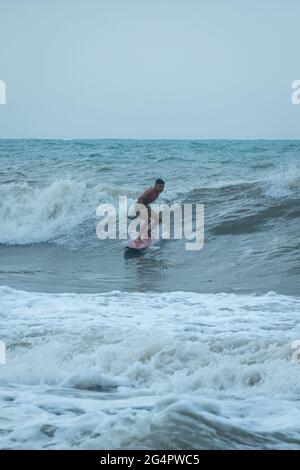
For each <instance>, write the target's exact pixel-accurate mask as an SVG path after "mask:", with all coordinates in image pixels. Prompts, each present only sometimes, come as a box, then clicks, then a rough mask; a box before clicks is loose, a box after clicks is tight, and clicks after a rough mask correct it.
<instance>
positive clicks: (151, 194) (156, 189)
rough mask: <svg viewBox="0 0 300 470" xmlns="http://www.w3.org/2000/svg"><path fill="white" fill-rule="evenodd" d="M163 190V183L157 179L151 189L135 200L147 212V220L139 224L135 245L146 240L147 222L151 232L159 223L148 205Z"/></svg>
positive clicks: (157, 216) (155, 214)
mask: <svg viewBox="0 0 300 470" xmlns="http://www.w3.org/2000/svg"><path fill="white" fill-rule="evenodd" d="M164 189H165V182H164V181H163V180H162V179H160V178H158V179H157V180H156V181H155V183H154V186H151V188H148V189H146V191H145V192H144V193H143V194H142V195H141V196H140V197H139V198H138V200H137V203H138V204H142V205H143V206H145V207H146V209H147V211H148V217H147V220H144V221H143V223H142V224H141V228H140V234H139V236H138V237H137V239H136V240H135V243H136V244H137V245H138V244H140V243H142V242H143V240H145V239H147V238H148V227H149V223H148V220H149V221H150V224H151V230H154V228H155V227H156V226H157V224H159V222H160V219H159V215H158V214H157V213H156V212H155V211H154V210H153V209H151V208H150V204H152V202H154V201H156V199H157V198H158V196H159V195H160V194H161V193H162V192H163V190H164Z"/></svg>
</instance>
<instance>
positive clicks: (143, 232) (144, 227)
mask: <svg viewBox="0 0 300 470" xmlns="http://www.w3.org/2000/svg"><path fill="white" fill-rule="evenodd" d="M145 207H146V206H145ZM142 212H143V211H142ZM149 213H150V208H148V207H147V213H146V214H147V215H145V217H143V215H144V214H143V213H141V212H140V217H141V219H142V220H141V224H140V234H139V235H138V237H137V239H136V242H137V243H142V242H143V241H144V240H147V239H148V224H149Z"/></svg>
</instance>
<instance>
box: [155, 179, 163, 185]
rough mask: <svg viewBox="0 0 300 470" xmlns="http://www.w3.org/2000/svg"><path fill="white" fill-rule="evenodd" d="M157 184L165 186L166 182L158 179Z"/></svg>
mask: <svg viewBox="0 0 300 470" xmlns="http://www.w3.org/2000/svg"><path fill="white" fill-rule="evenodd" d="M155 184H163V185H164V184H165V182H164V180H162V179H161V178H158V179H157V180H156V181H155Z"/></svg>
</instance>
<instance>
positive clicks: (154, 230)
mask: <svg viewBox="0 0 300 470" xmlns="http://www.w3.org/2000/svg"><path fill="white" fill-rule="evenodd" d="M149 214H150V229H151V239H152V240H158V238H159V227H158V224H159V222H160V221H161V220H160V217H159V215H158V214H157V213H156V212H155V211H154V210H153V209H150V210H149Z"/></svg>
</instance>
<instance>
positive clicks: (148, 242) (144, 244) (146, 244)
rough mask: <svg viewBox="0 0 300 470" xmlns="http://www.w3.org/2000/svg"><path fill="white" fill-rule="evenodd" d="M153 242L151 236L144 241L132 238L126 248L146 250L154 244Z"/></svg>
mask: <svg viewBox="0 0 300 470" xmlns="http://www.w3.org/2000/svg"><path fill="white" fill-rule="evenodd" d="M152 243H153V240H151V238H148V239H147V240H144V241H143V242H142V243H136V241H135V240H130V241H129V242H128V243H127V245H126V248H131V249H132V250H144V249H145V248H148V247H149V246H150V245H152Z"/></svg>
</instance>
